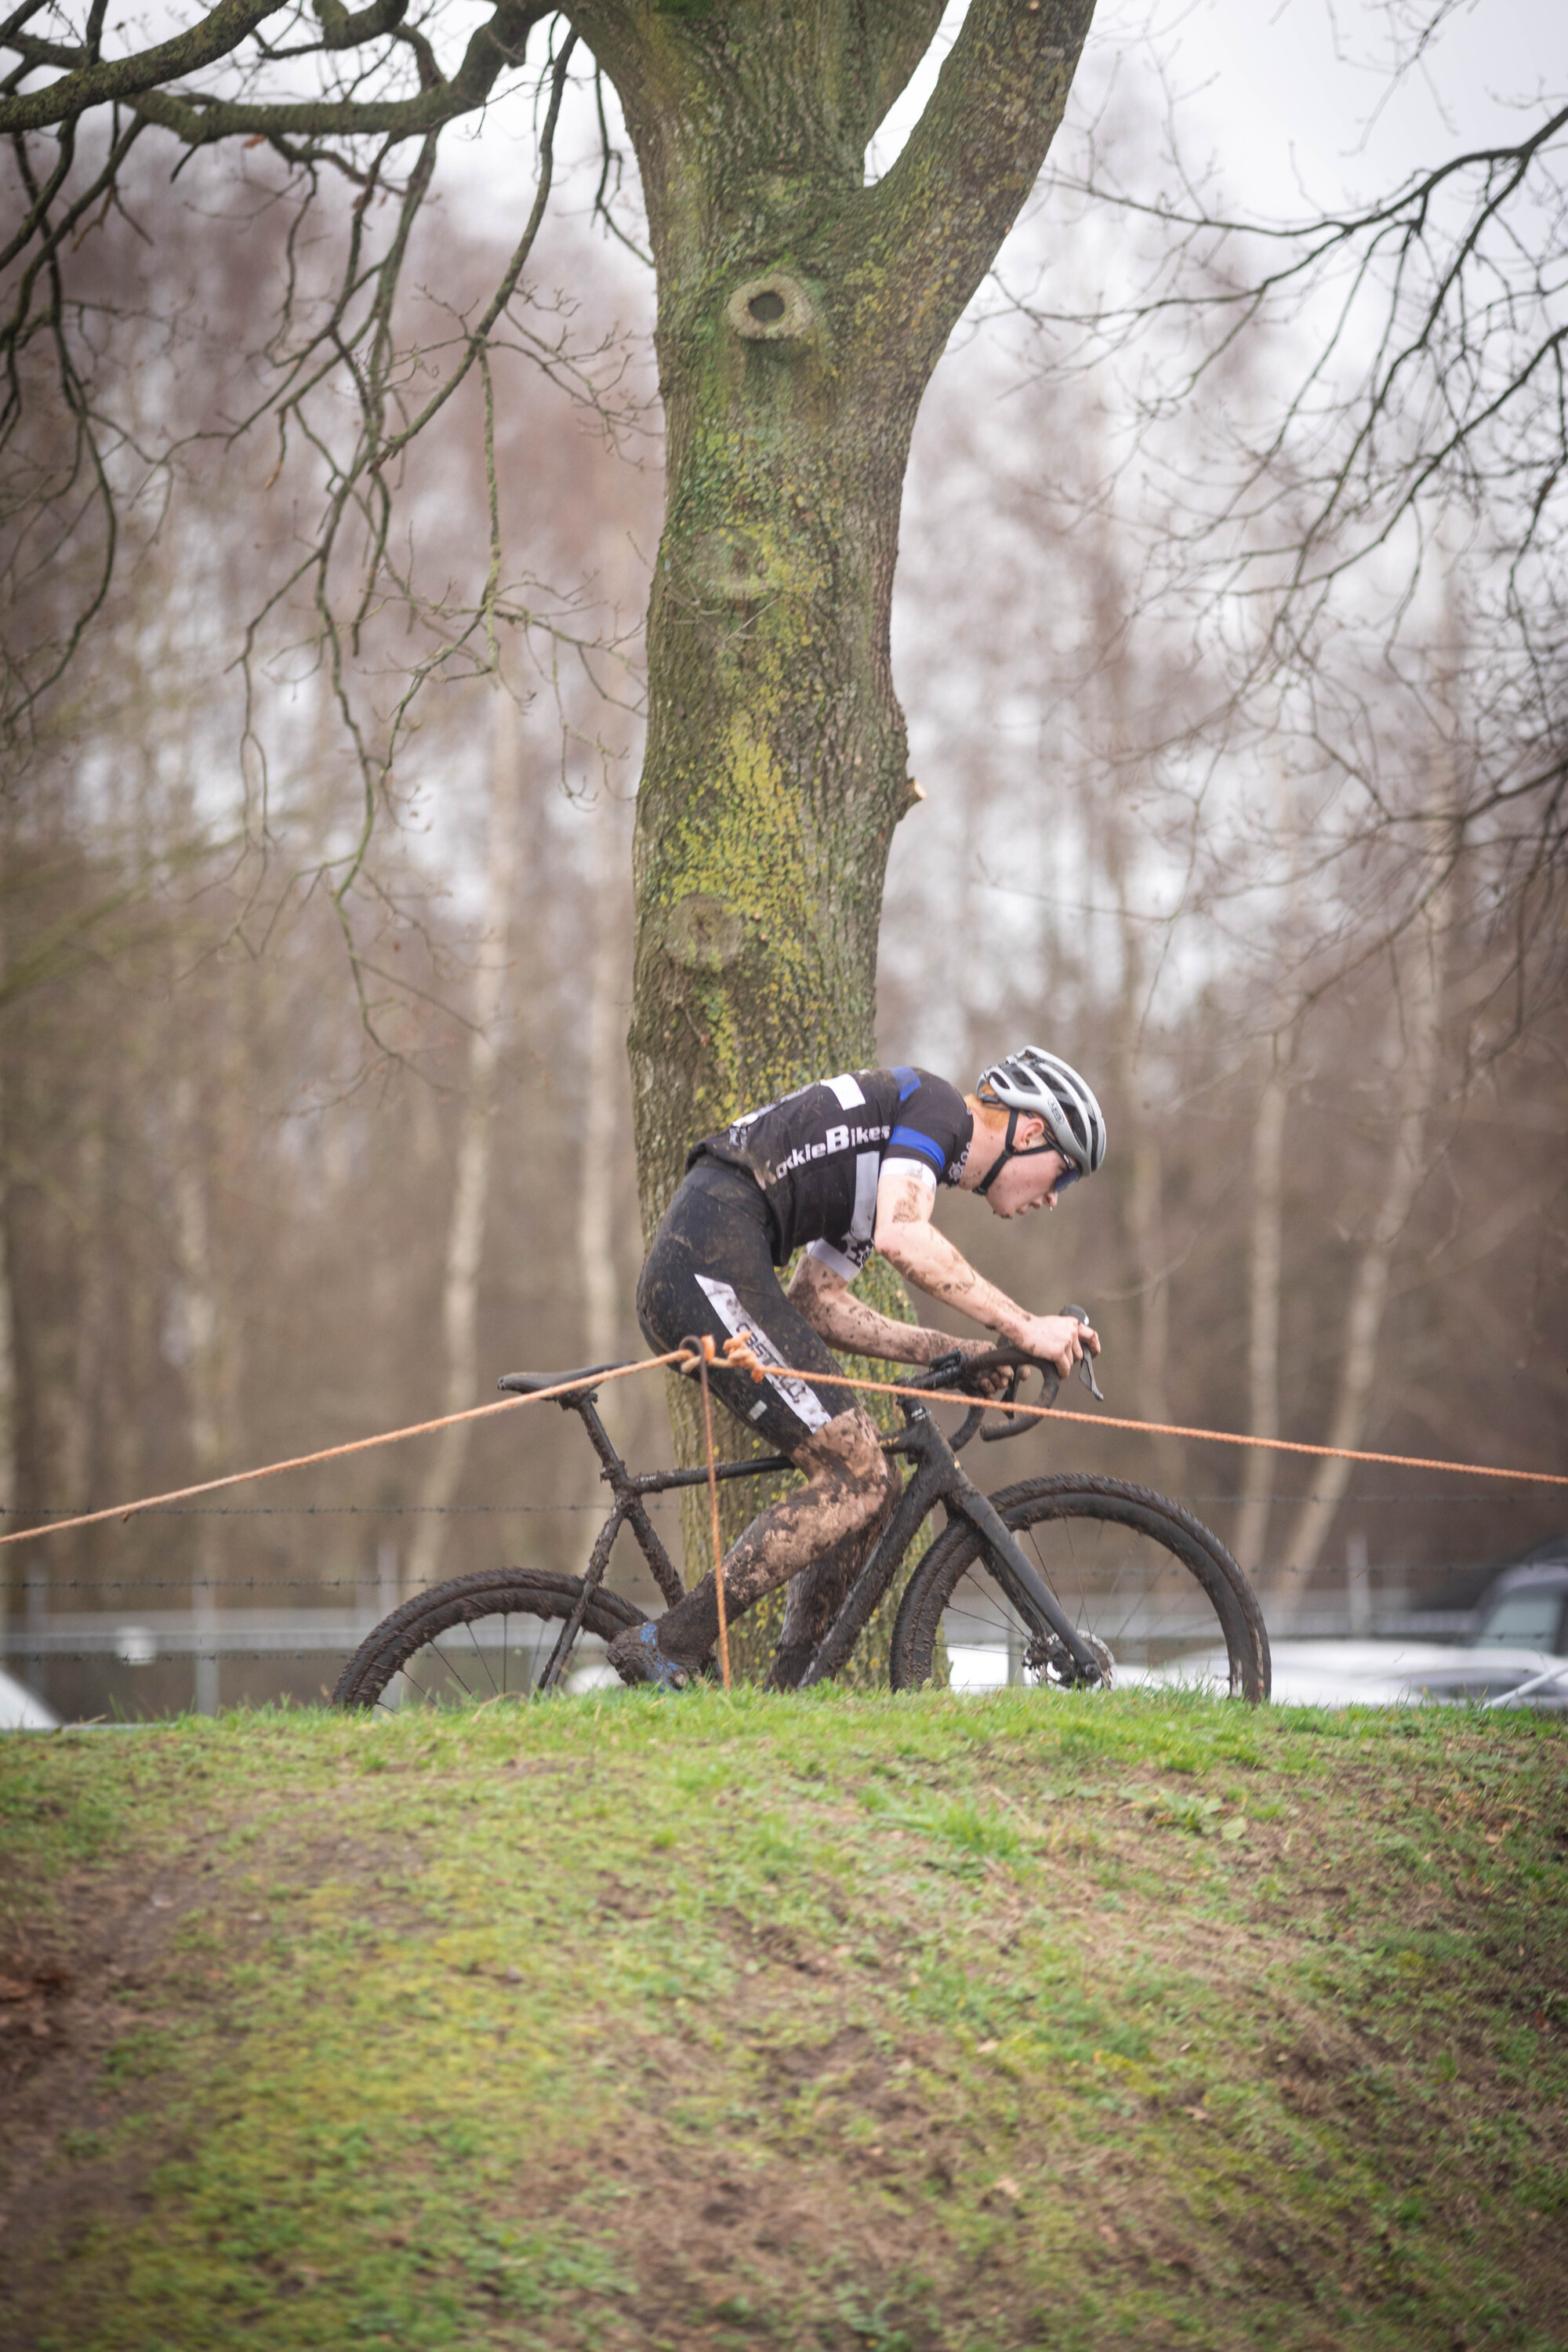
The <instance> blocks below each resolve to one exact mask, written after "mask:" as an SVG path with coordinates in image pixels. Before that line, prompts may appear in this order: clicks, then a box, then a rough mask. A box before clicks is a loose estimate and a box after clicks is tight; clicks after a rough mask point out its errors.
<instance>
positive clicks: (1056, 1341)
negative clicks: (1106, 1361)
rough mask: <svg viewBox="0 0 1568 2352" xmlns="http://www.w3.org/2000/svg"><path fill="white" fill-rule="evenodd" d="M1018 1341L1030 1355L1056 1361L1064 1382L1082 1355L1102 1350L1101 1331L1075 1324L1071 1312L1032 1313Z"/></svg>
mask: <svg viewBox="0 0 1568 2352" xmlns="http://www.w3.org/2000/svg"><path fill="white" fill-rule="evenodd" d="M1017 1341H1018V1345H1019V1347H1021V1348H1026V1349H1027V1350H1028V1352H1029V1354H1030V1355H1031V1356H1039V1357H1042V1358H1043V1359H1044V1360H1045V1361H1046V1362H1047V1363H1048V1364H1054V1365H1055V1366H1056V1368H1057V1370H1058V1372H1059V1373H1060V1374H1061V1376H1062V1378H1063V1380H1064V1381H1065V1380H1067V1379H1068V1377H1069V1375H1070V1373H1071V1371H1072V1368H1073V1366H1074V1365H1075V1364H1076V1363H1077V1362H1078V1361H1079V1359H1080V1357H1082V1356H1084V1355H1086V1354H1087V1355H1090V1356H1098V1355H1099V1353H1100V1334H1099V1332H1098V1331H1097V1330H1096V1329H1095V1328H1094V1326H1093V1325H1092V1324H1091V1323H1075V1322H1074V1320H1073V1318H1072V1317H1071V1316H1070V1315H1031V1316H1030V1317H1029V1318H1028V1321H1027V1323H1026V1326H1025V1328H1024V1329H1023V1330H1022V1331H1020V1332H1019V1333H1018V1334H1017Z"/></svg>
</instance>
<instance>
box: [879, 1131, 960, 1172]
mask: <svg viewBox="0 0 1568 2352" xmlns="http://www.w3.org/2000/svg"><path fill="white" fill-rule="evenodd" d="M900 1143H901V1144H902V1145H903V1146H904V1148H905V1150H908V1151H919V1152H921V1153H923V1155H924V1156H925V1158H926V1159H927V1160H930V1161H931V1166H932V1167H933V1168H934V1169H935V1170H936V1172H937V1174H938V1175H939V1176H940V1175H941V1174H942V1170H943V1169H944V1168H945V1167H946V1165H947V1160H946V1158H945V1156H944V1154H943V1152H942V1146H941V1144H940V1143H933V1142H932V1141H931V1138H930V1136H929V1135H921V1134H920V1133H919V1131H918V1130H917V1129H914V1128H912V1127H896V1128H894V1129H893V1131H892V1133H891V1135H890V1136H889V1138H888V1150H889V1152H893V1151H896V1150H898V1148H899V1146H900Z"/></svg>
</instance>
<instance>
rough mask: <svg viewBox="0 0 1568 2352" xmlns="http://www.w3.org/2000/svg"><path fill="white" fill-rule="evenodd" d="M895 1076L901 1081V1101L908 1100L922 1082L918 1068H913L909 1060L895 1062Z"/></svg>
mask: <svg viewBox="0 0 1568 2352" xmlns="http://www.w3.org/2000/svg"><path fill="white" fill-rule="evenodd" d="M893 1076H894V1077H896V1078H897V1080H898V1082H899V1100H900V1102H908V1100H909V1098H910V1096H911V1095H912V1094H914V1093H916V1092H917V1091H918V1089H919V1087H920V1082H921V1074H920V1072H919V1071H918V1070H911V1069H910V1066H909V1064H908V1063H907V1062H895V1063H894V1064H893Z"/></svg>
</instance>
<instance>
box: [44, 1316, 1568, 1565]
mask: <svg viewBox="0 0 1568 2352" xmlns="http://www.w3.org/2000/svg"><path fill="white" fill-rule="evenodd" d="M723 1352H724V1356H725V1359H726V1360H727V1361H728V1363H729V1364H730V1365H731V1367H733V1368H734V1369H735V1370H741V1371H746V1372H750V1374H751V1376H752V1380H753V1381H760V1380H763V1379H764V1378H767V1377H772V1378H774V1379H782V1380H795V1381H810V1382H812V1383H813V1385H814V1386H816V1387H822V1388H843V1389H863V1390H865V1391H868V1393H869V1394H871V1395H874V1396H897V1397H917V1398H919V1399H920V1400H921V1402H930V1403H932V1404H960V1403H963V1402H964V1399H963V1397H962V1396H958V1395H955V1393H954V1391H952V1390H951V1389H914V1388H906V1387H905V1386H904V1384H903V1383H902V1382H901V1381H868V1380H861V1379H857V1378H855V1377H853V1376H852V1375H851V1374H850V1373H848V1372H834V1373H828V1372H800V1371H795V1370H793V1369H792V1368H791V1367H790V1366H789V1365H788V1364H769V1365H767V1366H766V1367H765V1368H764V1366H763V1364H762V1363H761V1362H760V1361H759V1360H758V1359H757V1358H756V1357H755V1356H753V1355H752V1351H751V1349H749V1348H748V1347H747V1346H746V1344H745V1341H744V1339H728V1340H726V1342H725V1344H724V1350H723ZM695 1362H696V1359H695V1357H693V1356H692V1355H691V1354H690V1353H689V1351H688V1350H687V1349H681V1348H672V1349H670V1350H669V1352H668V1355H664V1356H647V1357H644V1358H643V1359H642V1360H640V1361H639V1362H637V1363H635V1364H617V1365H616V1366H615V1367H614V1368H613V1369H612V1370H609V1371H605V1372H598V1373H595V1379H594V1385H595V1388H602V1387H604V1386H605V1384H606V1383H607V1382H608V1381H624V1380H629V1379H630V1378H631V1377H632V1376H633V1375H634V1374H635V1373H637V1372H657V1371H659V1370H662V1369H663V1368H664V1367H666V1366H668V1365H670V1364H675V1365H678V1366H679V1367H680V1369H681V1370H686V1369H688V1368H689V1367H690V1366H691V1365H693V1364H694V1363H695ZM584 1385H585V1383H584V1381H583V1380H582V1379H581V1378H579V1379H577V1380H573V1381H560V1382H559V1383H558V1384H557V1385H556V1386H555V1387H553V1388H548V1389H535V1390H534V1391H533V1393H532V1394H531V1396H522V1397H505V1398H503V1399H502V1400H501V1402H500V1403H499V1404H477V1405H470V1406H469V1407H468V1410H467V1412H447V1413H442V1414H440V1415H439V1416H438V1417H437V1419H436V1420H434V1421H416V1422H412V1423H409V1425H408V1426H407V1428H405V1429H386V1430H382V1431H381V1432H379V1433H378V1434H377V1435H375V1436H374V1437H355V1438H352V1439H351V1440H350V1441H349V1442H348V1444H344V1445H327V1446H323V1447H322V1448H321V1451H320V1452H319V1453H316V1454H293V1455H291V1456H290V1457H289V1460H288V1461H286V1462H266V1463H263V1464H262V1465H260V1467H259V1468H258V1469H254V1470H231V1471H230V1472H229V1473H228V1474H227V1475H226V1477H222V1478H204V1479H203V1480H201V1482H200V1483H199V1484H198V1485H196V1486H175V1487H174V1488H172V1489H171V1491H170V1492H169V1493H168V1494H166V1495H142V1496H139V1497H138V1498H137V1500H136V1501H135V1502H133V1503H112V1504H110V1505H109V1506H108V1507H106V1508H105V1509H103V1510H100V1511H81V1512H79V1513H78V1515H77V1516H76V1517H74V1518H70V1519H55V1520H53V1521H51V1522H50V1523H49V1524H48V1525H47V1527H41V1528H17V1529H16V1532H15V1533H14V1534H11V1535H5V1536H0V1549H3V1548H4V1547H5V1545H6V1544H16V1543H38V1542H40V1541H41V1540H42V1539H43V1538H44V1537H45V1536H61V1535H67V1534H68V1533H69V1532H70V1530H71V1529H72V1528H92V1527H99V1526H101V1524H102V1523H103V1522H104V1521H105V1520H106V1519H121V1520H124V1519H132V1518H134V1517H136V1516H137V1514H138V1513H139V1512H142V1511H155V1510H161V1509H163V1507H166V1506H167V1505H168V1504H170V1503H185V1502H190V1501H191V1500H192V1499H193V1498H194V1497H195V1496H197V1495H216V1494H217V1493H218V1492H220V1490H221V1489H222V1488H224V1487H226V1486H245V1485H247V1483H248V1481H249V1480H251V1479H252V1478H277V1477H279V1476H280V1475H282V1473H283V1472H284V1471H285V1470H307V1469H310V1468H311V1467H313V1466H314V1465H316V1464H317V1463H321V1462H339V1461H342V1458H343V1457H344V1455H345V1454H364V1453H367V1452H368V1451H369V1450H370V1449H371V1448H372V1447H373V1446H377V1445H395V1444H399V1443H400V1442H401V1441H402V1440H403V1439H404V1438H405V1437H424V1436H427V1435H428V1434H429V1433H430V1432H432V1431H433V1430H437V1429H450V1428H451V1427H452V1426H453V1424H454V1423H457V1422H460V1421H487V1420H489V1417H490V1415H491V1414H492V1413H498V1412H516V1411H517V1410H518V1408H519V1407H520V1406H521V1405H529V1404H546V1403H548V1402H550V1400H551V1399H552V1397H562V1396H568V1395H570V1394H571V1392H572V1391H573V1390H574V1389H580V1388H582V1387H584ZM970 1402H973V1399H972V1400H970ZM1006 1411H1007V1412H1011V1413H1022V1414H1024V1415H1026V1417H1027V1418H1028V1419H1030V1420H1032V1421H1046V1420H1050V1421H1072V1422H1082V1423H1086V1424H1087V1425H1088V1426H1089V1428H1090V1429H1134V1430H1140V1431H1142V1433H1143V1434H1144V1435H1145V1436H1147V1437H1194V1438H1199V1439H1202V1440H1203V1441H1204V1442H1205V1444H1211V1445H1253V1446H1261V1447H1263V1448H1264V1449H1265V1450H1266V1451H1267V1452H1268V1453H1270V1454H1312V1455H1315V1456H1317V1457H1319V1458H1322V1457H1325V1456H1327V1457H1330V1458H1331V1459H1332V1460H1334V1461H1338V1462H1377V1463H1381V1464H1383V1465H1384V1466H1385V1467H1387V1468H1392V1469H1395V1470H1441V1471H1448V1472H1452V1473H1453V1474H1454V1475H1455V1476H1457V1477H1468V1478H1503V1479H1514V1480H1517V1481H1520V1482H1521V1483H1523V1484H1525V1485H1529V1486H1568V1475H1564V1474H1563V1472H1561V1471H1557V1470H1500V1469H1498V1468H1497V1467H1496V1466H1495V1465H1492V1464H1490V1463H1486V1462H1440V1461H1438V1460H1436V1458H1435V1457H1434V1456H1432V1455H1429V1454H1372V1453H1366V1452H1363V1451H1361V1450H1360V1449H1358V1448H1356V1447H1354V1446H1349V1445H1307V1444H1302V1443H1301V1442H1300V1440H1299V1439H1296V1438H1289V1437H1245V1436H1242V1435H1240V1434H1239V1433H1237V1431H1236V1430H1233V1429H1191V1428H1188V1427H1187V1426H1186V1425H1185V1424H1184V1423H1181V1422H1173V1421H1129V1420H1123V1419H1122V1418H1121V1416H1120V1415H1118V1414H1116V1413H1109V1412H1066V1411H1064V1410H1063V1409H1062V1408H1061V1407H1060V1406H1058V1405H1043V1404H1011V1405H1008V1406H1007V1407H1006Z"/></svg>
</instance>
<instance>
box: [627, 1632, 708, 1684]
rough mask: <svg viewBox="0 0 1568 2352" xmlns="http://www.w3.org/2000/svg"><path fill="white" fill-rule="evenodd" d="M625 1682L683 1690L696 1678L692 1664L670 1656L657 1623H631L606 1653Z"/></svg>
mask: <svg viewBox="0 0 1568 2352" xmlns="http://www.w3.org/2000/svg"><path fill="white" fill-rule="evenodd" d="M605 1657H606V1658H607V1660H608V1661H609V1664H611V1665H612V1666H614V1668H615V1670H616V1674H618V1675H619V1676H620V1678H621V1680H622V1682H624V1683H652V1685H654V1687H655V1689H656V1690H668V1691H681V1690H685V1689H686V1688H687V1686H688V1685H689V1684H690V1683H691V1682H692V1681H693V1679H694V1677H693V1675H692V1673H691V1669H690V1668H689V1666H683V1665H682V1664H681V1663H680V1661H679V1658H669V1657H667V1656H666V1655H665V1654H664V1652H663V1651H662V1650H661V1649H660V1648H659V1646H658V1627H657V1626H654V1625H628V1626H627V1627H626V1632H625V1633H617V1634H616V1638H615V1640H614V1641H613V1642H612V1643H610V1646H609V1648H608V1650H606V1652H605Z"/></svg>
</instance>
